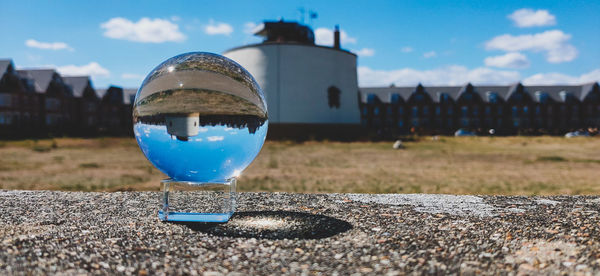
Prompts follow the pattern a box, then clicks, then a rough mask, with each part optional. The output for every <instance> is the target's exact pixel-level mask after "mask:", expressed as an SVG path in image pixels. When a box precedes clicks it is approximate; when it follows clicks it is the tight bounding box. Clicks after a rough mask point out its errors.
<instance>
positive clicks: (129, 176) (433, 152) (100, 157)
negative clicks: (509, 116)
mask: <svg viewBox="0 0 600 276" xmlns="http://www.w3.org/2000/svg"><path fill="white" fill-rule="evenodd" d="M404 145H405V146H406V147H405V149H402V150H394V149H392V146H391V143H389V142H376V143H367V142H356V143H337V142H305V143H294V142H270V141H269V142H267V143H266V144H265V147H264V148H263V150H262V152H261V153H260V155H259V157H258V158H257V159H256V160H255V161H254V163H253V164H252V165H251V166H250V167H249V168H248V169H247V170H246V171H245V172H244V173H243V174H242V176H241V179H240V180H239V182H238V190H240V191H286V192H309V193H320V192H336V193H347V192H351V193H449V194H505V195H555V194H600V139H598V138H576V139H566V138H561V137H506V138H500V137H495V138H489V137H461V138H454V137H441V138H440V139H439V140H437V141H435V140H433V139H431V137H421V138H418V139H416V140H415V141H413V142H405V143H404ZM163 178H165V176H164V175H163V174H162V173H161V172H159V171H158V170H156V169H155V168H154V167H153V166H152V165H151V164H150V163H149V162H148V161H147V160H146V159H145V157H144V156H143V155H142V153H141V152H140V150H139V148H138V146H137V144H136V142H135V140H134V139H132V138H97V139H75V138H59V139H51V140H40V141H32V140H23V141H3V142H0V189H51V190H72V191H75V190H78V191H79V190H81V191H118V190H158V187H159V181H160V180H161V179H163Z"/></svg>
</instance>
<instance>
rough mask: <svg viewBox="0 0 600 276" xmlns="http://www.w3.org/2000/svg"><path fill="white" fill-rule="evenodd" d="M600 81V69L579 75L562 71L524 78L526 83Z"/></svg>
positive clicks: (552, 83) (545, 83)
mask: <svg viewBox="0 0 600 276" xmlns="http://www.w3.org/2000/svg"><path fill="white" fill-rule="evenodd" d="M589 82H600V69H596V70H592V71H590V72H588V73H584V74H581V75H579V76H570V75H566V74H562V73H555V72H554V73H539V74H535V75H532V76H530V77H528V78H526V79H524V80H523V84H524V85H556V84H575V85H578V84H583V83H589Z"/></svg>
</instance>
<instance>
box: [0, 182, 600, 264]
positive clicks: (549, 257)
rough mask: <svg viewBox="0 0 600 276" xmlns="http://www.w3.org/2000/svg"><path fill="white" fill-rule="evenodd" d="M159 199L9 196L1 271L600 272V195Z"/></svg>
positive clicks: (4, 202) (2, 194)
mask: <svg viewBox="0 0 600 276" xmlns="http://www.w3.org/2000/svg"><path fill="white" fill-rule="evenodd" d="M159 197H160V195H159V193H155V192H123V193H120V192H119V193H82V192H49V191H1V190H0V210H1V212H0V219H1V224H0V274H1V275H6V274H55V273H60V274H127V275H131V274H132V275H150V274H152V275H153V274H159V275H160V274H165V273H167V274H192V275H196V274H199V275H256V274H274V275H279V274H294V275H312V274H321V275H353V274H357V275H359V274H378V275H379V274H383V275H402V274H412V273H415V274H466V275H469V274H484V275H485V274H490V275H492V274H493V275H496V274H515V275H518V274H548V275H561V274H570V275H571V274H580V275H594V274H595V275H597V274H599V273H600V242H599V239H598V237H599V234H600V219H599V214H598V212H599V211H600V198H598V197H584V196H556V197H505V196H481V197H479V196H453V195H361V194H325V195H318V194H286V193H242V194H240V197H239V207H238V211H239V212H238V213H236V215H234V217H232V219H231V220H230V222H228V223H226V224H199V223H195V224H188V223H179V224H176V223H162V222H160V221H158V219H157V215H156V212H157V208H158V205H159V204H158V203H159Z"/></svg>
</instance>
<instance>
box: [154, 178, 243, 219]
mask: <svg viewBox="0 0 600 276" xmlns="http://www.w3.org/2000/svg"><path fill="white" fill-rule="evenodd" d="M161 184H162V192H163V199H162V206H161V209H160V210H159V211H158V218H159V219H160V220H162V221H188V222H227V221H228V220H229V218H230V217H231V215H233V212H235V208H236V192H235V185H236V179H235V178H232V179H230V180H227V181H225V182H222V183H218V182H215V183H205V182H185V181H176V180H172V179H165V180H163V181H162V182H161Z"/></svg>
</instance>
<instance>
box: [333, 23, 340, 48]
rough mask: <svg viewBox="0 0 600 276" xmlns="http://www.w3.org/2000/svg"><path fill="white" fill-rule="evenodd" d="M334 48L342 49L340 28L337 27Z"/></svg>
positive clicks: (334, 35)
mask: <svg viewBox="0 0 600 276" xmlns="http://www.w3.org/2000/svg"><path fill="white" fill-rule="evenodd" d="M333 48H335V49H340V48H341V45H340V26H339V25H335V31H334V32H333Z"/></svg>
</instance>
